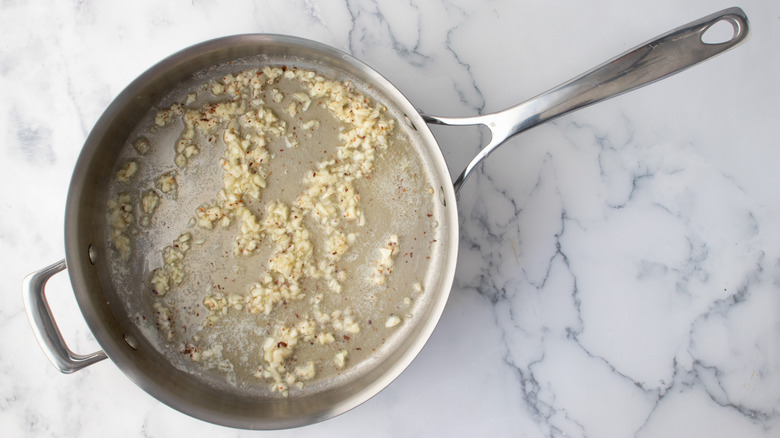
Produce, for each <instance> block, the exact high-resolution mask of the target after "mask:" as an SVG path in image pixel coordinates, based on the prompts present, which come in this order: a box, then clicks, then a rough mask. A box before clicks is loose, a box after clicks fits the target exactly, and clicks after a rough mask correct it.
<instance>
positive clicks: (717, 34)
mask: <svg viewBox="0 0 780 438" xmlns="http://www.w3.org/2000/svg"><path fill="white" fill-rule="evenodd" d="M737 32H739V23H737V22H736V21H734V20H732V19H730V18H724V19H722V20H720V21H717V22H715V23H713V24H712V25H711V26H710V27H708V28H707V30H705V31H704V33H703V34H702V36H701V42H702V43H704V44H723V43H728V42H729V41H731V40H733V39H734V38H735V37H736V36H737Z"/></svg>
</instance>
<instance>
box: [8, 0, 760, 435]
mask: <svg viewBox="0 0 780 438" xmlns="http://www.w3.org/2000/svg"><path fill="white" fill-rule="evenodd" d="M721 21H726V22H728V23H730V24H731V25H732V26H733V28H734V35H733V37H732V38H731V39H729V40H728V41H725V42H722V43H719V44H705V43H703V42H702V40H701V38H702V35H703V34H704V33H705V32H706V31H707V30H708V29H709V28H710V27H711V26H713V25H714V24H715V23H718V22H721ZM748 33H749V32H748V22H747V18H746V16H745V14H744V12H743V11H741V10H740V9H738V8H731V9H726V10H724V11H721V12H718V13H716V14H713V15H710V16H707V17H705V18H702V19H701V20H697V21H695V22H692V23H690V24H687V25H685V26H683V27H680V28H678V29H675V30H673V31H671V32H669V33H667V34H664V35H663V36H661V37H658V38H656V39H654V40H653V41H651V42H649V43H646V44H643V45H641V46H639V47H637V48H636V49H633V50H631V51H629V52H627V53H625V54H623V55H620V56H618V57H616V58H614V59H613V60H610V61H608V62H607V63H604V64H602V65H601V66H599V67H596V68H595V69H593V70H591V71H589V72H588V73H585V74H584V75H582V76H579V77H578V78H575V79H573V80H572V81H569V82H567V83H565V84H563V85H561V86H559V87H556V88H555V89H553V90H551V91H549V92H547V93H544V94H542V95H540V96H538V97H537V98H534V99H532V100H530V101H528V102H525V103H523V104H520V105H518V106H515V107H512V108H509V109H507V110H505V111H501V112H499V113H496V114H491V115H483V116H476V117H467V118H446V117H434V116H428V115H424V116H421V115H420V114H418V113H417V112H416V111H415V109H414V108H413V107H412V105H411V104H410V103H409V102H408V101H407V100H406V98H405V97H404V96H403V95H402V94H401V93H400V92H399V91H398V90H397V89H396V88H395V87H393V86H392V84H390V83H389V82H388V81H387V80H385V79H384V78H383V77H381V76H380V75H379V74H378V73H377V72H375V71H373V70H372V69H371V68H369V67H368V66H366V65H365V64H362V63H361V62H360V61H358V60H355V59H354V58H352V57H350V56H349V55H346V54H343V53H341V52H339V51H337V50H335V49H332V48H330V47H328V46H324V45H322V44H319V43H315V42H311V41H306V40H302V39H298V38H292V37H284V36H275V35H244V36H235V37H227V38H222V39H218V40H213V41H209V42H206V43H202V44H199V45H196V46H193V47H191V48H188V49H185V50H183V51H182V52H179V53H177V54H175V55H173V56H171V57H169V58H167V59H165V60H163V61H162V62H160V63H159V64H157V65H156V66H154V67H152V68H151V69H150V70H149V71H147V72H146V73H144V74H143V75H142V76H140V77H139V78H138V79H137V80H136V81H134V82H133V83H132V84H130V85H129V86H128V88H127V89H126V90H124V91H123V92H122V93H121V94H120V95H119V96H118V97H117V98H116V99H115V100H114V102H113V103H112V104H111V105H110V106H109V108H108V109H107V110H106V112H105V113H104V114H103V116H102V117H101V119H100V120H99V121H98V123H97V124H96V126H95V128H94V129H93V131H92V132H91V133H90V136H89V138H88V139H87V141H86V143H85V145H84V148H83V150H82V153H81V155H80V157H79V161H78V163H77V165H76V168H75V170H74V175H73V179H72V181H71V185H70V190H69V194H68V206H67V210H66V218H65V239H66V242H65V243H66V261H62V262H58V263H56V264H54V265H51V266H49V267H47V268H44V269H42V270H40V271H37V272H35V273H33V274H31V275H30V276H28V277H27V278H26V279H25V282H24V285H23V292H24V295H25V304H26V308H27V312H28V317H29V318H30V321H31V323H32V325H33V328H34V331H35V333H36V336H37V338H38V340H39V342H40V343H41V345H42V347H43V349H44V351H45V352H46V354H47V356H48V357H49V358H50V359H51V360H52V362H53V363H54V364H55V365H56V366H57V367H58V368H59V369H60V370H61V371H63V372H66V373H70V372H75V371H78V370H79V369H82V368H84V367H86V366H89V365H91V364H93V363H95V362H97V361H100V360H102V359H104V358H106V357H110V358H111V359H112V360H113V361H114V362H115V363H116V364H117V366H118V367H119V368H120V369H122V371H123V372H125V373H126V374H127V375H128V377H130V378H131V379H132V380H133V381H134V382H135V383H136V384H138V385H139V386H141V387H142V388H143V389H144V390H146V391H147V392H149V393H150V394H151V395H153V396H154V397H156V398H158V399H159V400H160V401H162V402H164V403H166V404H168V405H169V406H171V407H173V408H175V409H178V410H180V411H182V412H184V413H187V414H189V415H192V416H194V417H196V418H200V419H202V420H205V421H210V422H214V423H217V424H222V425H226V426H231V427H240V428H249V429H277V428H286V427H295V426H301V425H305V424H310V423H314V422H317V421H321V420H324V419H327V418H330V417H332V416H335V415H338V414H340V413H343V412H345V411H346V410H349V409H351V408H352V407H355V406H357V405H358V404H360V403H362V402H364V401H366V400H367V399H368V398H370V397H372V396H373V395H375V394H376V393H378V392H379V391H381V389H383V388H384V387H385V386H387V385H388V384H389V383H390V382H391V381H392V380H393V379H394V378H395V377H397V376H398V375H399V374H400V373H401V372H402V371H403V369H405V368H406V366H408V364H409V363H410V362H411V360H412V359H413V358H414V357H415V356H416V355H417V353H418V352H419V351H420V349H421V348H422V347H423V345H424V343H425V342H426V341H427V339H428V337H429V336H430V334H431V333H432V331H433V329H434V327H435V325H436V323H437V321H438V319H439V316H440V315H441V312H442V310H443V307H444V304H445V302H446V300H447V297H448V294H449V290H450V287H451V284H452V278H453V276H454V269H455V262H456V259H457V236H458V229H457V228H458V226H457V210H456V203H455V193H456V191H457V190H458V189H459V188H460V186H461V185H462V183H463V182H464V181H465V179H466V178H467V177H468V176H469V175H470V173H471V172H472V171H473V170H474V169H475V167H476V165H477V164H478V163H479V162H480V161H481V160H482V159H484V158H485V157H486V156H487V155H489V154H490V153H491V152H492V151H493V150H495V148H496V147H497V146H499V145H500V144H502V143H503V142H504V141H505V140H506V139H507V138H509V137H511V136H513V135H516V134H517V133H519V132H522V131H523V130H525V129H528V128H530V127H533V126H535V125H537V124H539V123H543V122H544V121H547V120H550V119H552V118H554V117H557V116H560V115H562V114H565V113H568V112H570V111H573V110H575V109H577V108H581V107H583V106H586V105H590V104H593V103H595V102H598V101H600V100H603V99H606V98H609V97H612V96H615V95H617V94H621V93H624V92H627V91H630V90H632V89H635V88H637V87H640V86H643V85H646V84H648V83H651V82H653V81H656V80H659V79H662V78H664V77H666V76H669V75H671V74H673V73H676V72H678V71H681V70H683V69H685V68H688V67H690V66H692V65H694V64H696V63H698V62H701V61H703V60H705V59H708V58H710V57H712V56H714V55H717V54H719V53H722V52H723V51H725V50H728V49H730V48H732V47H735V46H737V45H739V44H741V43H742V42H744V41H745V39H746V38H747V36H748ZM246 59H249V60H250V61H251V60H256V61H257V60H259V61H262V62H272V63H280V62H291V63H298V64H302V65H306V66H311V67H316V68H321V69H326V70H328V69H330V70H333V71H338V72H339V74H340V75H343V76H345V77H349V78H350V79H353V80H355V81H356V82H358V83H360V84H362V86H363V87H366V88H367V89H370V90H371V91H370V92H371V95H372V97H374V98H375V99H377V100H379V101H381V102H383V103H385V104H386V105H387V106H388V107H389V108H391V109H392V111H394V114H395V115H396V116H397V118H398V119H399V120H401V121H403V124H404V130H405V131H406V132H407V133H408V135H409V136H410V137H411V138H412V140H413V141H412V143H413V144H414V145H415V151H416V152H417V154H418V158H419V160H420V162H421V163H423V166H424V168H425V169H426V171H427V173H428V175H429V176H428V177H429V178H430V180H431V183H432V185H434V186H435V187H436V189H437V190H436V193H437V200H436V202H435V204H436V205H435V209H436V211H435V215H436V217H437V220H438V222H439V227H438V230H437V233H438V236H439V239H437V240H438V241H439V244H438V245H437V246H436V247H435V248H434V252H435V253H436V255H435V257H433V258H432V262H431V263H430V265H429V266H428V268H427V272H426V273H425V275H426V276H427V277H426V278H427V282H426V289H427V290H428V291H429V292H430V294H429V298H428V300H427V301H426V302H425V303H424V305H422V306H421V307H420V308H419V312H418V313H417V315H416V318H415V322H414V324H413V325H412V326H411V328H410V329H409V330H408V332H407V334H406V336H405V337H404V338H403V339H402V340H401V341H399V342H398V343H397V345H395V346H394V348H392V349H390V350H388V351H386V352H385V353H383V354H382V355H380V356H379V357H377V360H375V361H374V364H373V366H372V367H368V368H367V369H366V370H365V371H364V372H361V373H356V374H354V376H353V377H352V378H350V379H347V380H343V381H341V382H340V383H339V384H338V385H334V386H331V387H328V388H324V389H323V390H321V391H318V392H314V393H310V394H305V395H303V396H291V397H289V398H267V397H261V396H257V395H252V394H244V393H241V392H239V391H234V390H231V388H229V387H224V386H219V385H213V384H211V383H209V382H204V381H203V380H202V379H200V378H199V377H198V376H196V375H194V374H192V373H188V372H186V371H182V370H181V369H179V368H177V367H175V366H173V365H172V364H171V363H170V361H169V360H167V359H166V358H165V357H164V356H163V355H162V354H160V352H159V351H158V349H156V348H155V347H154V346H153V345H151V343H150V342H149V341H148V340H147V338H146V337H145V336H144V334H143V333H141V332H140V331H139V329H138V327H137V326H136V325H135V324H134V323H133V322H132V321H131V316H132V315H129V314H128V313H127V308H126V306H125V305H124V304H123V301H124V300H123V298H122V293H123V291H120V290H117V288H116V287H115V286H114V282H113V281H112V279H111V278H110V274H109V272H108V271H107V270H106V268H105V265H106V263H105V260H106V257H108V251H107V249H106V245H105V243H104V240H105V229H106V224H105V223H104V222H105V221H104V219H103V218H104V216H105V215H104V214H103V211H104V206H105V198H106V189H105V186H106V181H107V180H109V179H110V178H112V177H113V174H112V173H111V172H112V169H114V168H115V164H116V162H117V160H119V159H120V153H121V151H120V148H119V147H118V146H117V139H122V141H124V139H126V138H128V136H129V135H130V134H131V132H132V131H133V129H135V127H136V126H137V124H138V123H140V120H141V119H142V118H143V117H144V115H145V114H147V113H148V112H149V110H150V108H153V107H154V106H155V105H157V104H158V102H159V101H160V100H161V99H163V100H164V99H165V97H166V96H167V95H169V94H170V93H171V90H172V89H175V88H177V87H179V86H180V84H181V83H182V82H186V81H188V80H191V79H192V75H193V74H195V73H198V72H202V71H204V69H208V68H209V67H210V66H215V65H221V64H224V63H226V62H233V61H236V60H246ZM426 122H428V123H439V124H445V125H471V124H484V125H486V126H488V128H489V129H490V130H491V132H492V134H493V138H492V140H491V141H490V143H489V144H488V145H487V146H486V147H485V148H484V149H483V150H482V151H481V152H480V153H479V154H478V156H477V157H475V158H474V160H473V161H472V162H471V163H470V164H469V165H468V167H467V168H466V169H465V170H464V171H463V173H462V174H461V175H460V176H459V177H458V178H457V179H456V181H455V182H454V184H450V182H449V177H448V172H447V168H446V163H445V162H444V160H443V158H442V156H441V153H440V150H439V148H438V145H437V144H436V142H435V140H434V138H433V136H432V135H431V133H430V131H429V130H428V128H427V126H426V124H425V123H426ZM66 264H67V267H68V272H69V275H70V279H71V283H72V285H73V288H74V292H75V294H76V298H77V301H78V303H79V306H80V308H81V310H82V313H83V314H84V317H85V320H86V321H87V323H88V325H89V327H90V329H91V330H92V332H93V334H94V335H95V337H96V338H97V340H98V342H99V343H100V345H101V347H102V348H103V350H104V351H101V352H96V353H93V354H89V355H79V354H75V353H73V352H71V351H70V350H69V349H68V347H67V346H66V345H65V343H64V341H63V340H62V336H61V335H60V333H59V331H58V329H57V326H56V323H55V322H54V319H53V317H52V315H51V312H50V310H49V308H48V304H47V303H46V299H45V296H44V288H45V283H46V281H47V280H48V278H50V277H51V276H52V275H54V274H55V273H57V272H60V271H61V270H63V269H65V267H66Z"/></svg>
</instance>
